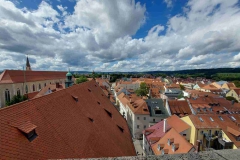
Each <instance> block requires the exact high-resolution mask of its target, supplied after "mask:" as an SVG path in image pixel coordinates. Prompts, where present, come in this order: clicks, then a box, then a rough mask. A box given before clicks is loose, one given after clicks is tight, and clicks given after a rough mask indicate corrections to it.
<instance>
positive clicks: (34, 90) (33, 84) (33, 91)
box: [33, 84, 35, 92]
mask: <svg viewBox="0 0 240 160" xmlns="http://www.w3.org/2000/svg"><path fill="white" fill-rule="evenodd" d="M34 91H35V85H34V84H33V92H34Z"/></svg>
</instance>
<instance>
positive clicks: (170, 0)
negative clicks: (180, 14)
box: [164, 0, 173, 8]
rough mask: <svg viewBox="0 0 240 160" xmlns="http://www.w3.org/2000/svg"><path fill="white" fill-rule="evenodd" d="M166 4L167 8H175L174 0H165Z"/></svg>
mask: <svg viewBox="0 0 240 160" xmlns="http://www.w3.org/2000/svg"><path fill="white" fill-rule="evenodd" d="M164 2H165V3H166V4H167V7H168V8H170V7H172V6H173V2H172V0H164Z"/></svg>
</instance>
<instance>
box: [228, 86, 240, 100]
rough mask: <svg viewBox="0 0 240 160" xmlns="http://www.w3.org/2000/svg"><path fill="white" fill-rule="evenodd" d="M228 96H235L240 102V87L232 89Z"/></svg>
mask: <svg viewBox="0 0 240 160" xmlns="http://www.w3.org/2000/svg"><path fill="white" fill-rule="evenodd" d="M226 97H234V98H235V99H236V100H237V101H238V102H240V88H234V89H231V90H230V91H229V92H228V93H227V94H226Z"/></svg>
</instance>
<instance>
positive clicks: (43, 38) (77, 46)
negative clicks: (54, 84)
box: [0, 0, 240, 71]
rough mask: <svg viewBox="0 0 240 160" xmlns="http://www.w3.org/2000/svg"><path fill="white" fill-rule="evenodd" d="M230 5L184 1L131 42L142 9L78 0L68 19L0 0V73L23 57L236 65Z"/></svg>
mask: <svg viewBox="0 0 240 160" xmlns="http://www.w3.org/2000/svg"><path fill="white" fill-rule="evenodd" d="M237 2H238V1H237V0H228V1H225V0H218V1H204V3H203V2H202V1H199V0H190V1H189V2H188V3H187V5H186V6H185V9H184V11H185V13H184V14H178V15H175V16H173V17H170V18H169V20H168V23H167V25H163V24H157V25H155V26H153V27H152V28H151V29H150V30H149V31H148V34H147V36H145V37H142V38H138V39H137V38H133V37H132V36H133V35H135V34H136V32H137V31H138V30H139V28H140V27H141V26H142V25H143V24H144V23H145V19H146V16H145V15H146V12H147V11H146V7H145V6H144V5H143V4H140V3H139V2H137V3H135V1H133V0H121V1H112V0H98V1H93V0H79V1H77V2H76V5H75V7H74V12H73V13H72V14H70V13H67V7H64V6H62V5H58V6H56V7H57V9H56V10H55V9H54V8H53V7H52V5H50V4H49V3H47V2H46V1H42V2H41V3H40V5H39V6H38V9H36V10H28V9H27V8H22V9H19V8H17V7H16V6H15V4H14V3H12V2H10V1H6V0H0V24H1V25H0V35H1V37H0V54H1V57H5V58H2V59H0V60H1V61H0V69H5V68H7V67H9V68H13V69H14V68H21V67H22V65H23V64H24V60H25V56H24V55H25V54H29V56H30V58H32V62H35V61H36V63H33V64H32V66H33V68H34V69H37V70H42V69H43V70H46V69H51V70H66V69H67V68H68V67H72V68H73V67H74V70H78V69H79V70H93V69H95V70H101V71H106V70H108V71H111V70H114V71H146V70H178V69H189V68H208V67H215V68H216V67H239V66H240V64H239V63H238V61H239V60H240V58H239V56H240V54H237V55H235V54H234V53H239V52H240V21H238V19H240V8H239V6H237V5H235V4H236V3H237ZM169 3H170V1H169ZM171 4H172V3H171ZM69 30H70V31H69ZM164 31H165V32H166V33H165V32H164ZM14 57H18V58H17V59H14ZM19 66H20V67H19Z"/></svg>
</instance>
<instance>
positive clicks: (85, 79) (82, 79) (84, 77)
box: [76, 75, 88, 84]
mask: <svg viewBox="0 0 240 160" xmlns="http://www.w3.org/2000/svg"><path fill="white" fill-rule="evenodd" d="M86 81H88V79H87V77H86V76H84V75H81V76H79V78H77V80H76V83H77V84H79V83H83V82H86Z"/></svg>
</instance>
